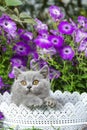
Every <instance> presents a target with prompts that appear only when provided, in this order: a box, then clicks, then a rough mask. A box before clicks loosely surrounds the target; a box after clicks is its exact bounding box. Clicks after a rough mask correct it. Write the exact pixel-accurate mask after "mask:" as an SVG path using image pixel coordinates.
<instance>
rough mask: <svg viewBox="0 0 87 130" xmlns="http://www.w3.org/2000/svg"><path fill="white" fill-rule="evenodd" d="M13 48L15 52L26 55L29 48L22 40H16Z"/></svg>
mask: <svg viewBox="0 0 87 130" xmlns="http://www.w3.org/2000/svg"><path fill="white" fill-rule="evenodd" d="M13 50H14V51H15V52H16V54H18V55H21V56H28V54H29V52H30V51H31V50H30V46H29V45H28V44H26V43H24V42H18V43H16V45H15V46H14V47H13Z"/></svg>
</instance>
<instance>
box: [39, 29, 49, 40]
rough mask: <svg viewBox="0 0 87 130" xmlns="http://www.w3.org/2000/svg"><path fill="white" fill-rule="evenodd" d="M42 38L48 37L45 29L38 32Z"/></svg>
mask: <svg viewBox="0 0 87 130" xmlns="http://www.w3.org/2000/svg"><path fill="white" fill-rule="evenodd" d="M38 33H39V34H40V35H41V36H42V37H43V38H46V39H47V38H48V36H49V33H48V31H47V30H40V31H39V32H38Z"/></svg>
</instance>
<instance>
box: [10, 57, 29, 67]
mask: <svg viewBox="0 0 87 130" xmlns="http://www.w3.org/2000/svg"><path fill="white" fill-rule="evenodd" d="M10 62H11V65H12V67H14V66H16V67H20V66H21V65H23V66H26V64H27V57H23V56H19V55H14V56H13V57H12V58H11V59H10Z"/></svg>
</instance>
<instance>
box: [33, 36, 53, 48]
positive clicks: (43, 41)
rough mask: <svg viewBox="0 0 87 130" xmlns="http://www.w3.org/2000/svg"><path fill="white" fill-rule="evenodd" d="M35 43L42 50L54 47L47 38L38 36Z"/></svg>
mask: <svg viewBox="0 0 87 130" xmlns="http://www.w3.org/2000/svg"><path fill="white" fill-rule="evenodd" d="M34 43H35V44H36V45H37V46H39V47H40V48H46V49H48V48H50V47H52V44H51V42H50V41H49V40H48V39H47V38H43V37H41V36H38V37H37V38H36V39H35V40H34Z"/></svg>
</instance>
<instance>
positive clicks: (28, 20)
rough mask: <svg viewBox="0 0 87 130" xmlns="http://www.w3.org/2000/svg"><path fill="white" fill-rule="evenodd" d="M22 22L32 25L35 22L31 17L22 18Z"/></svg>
mask: <svg viewBox="0 0 87 130" xmlns="http://www.w3.org/2000/svg"><path fill="white" fill-rule="evenodd" d="M24 22H25V23H27V24H33V25H35V24H36V22H35V21H34V20H33V19H32V18H31V19H24Z"/></svg>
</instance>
